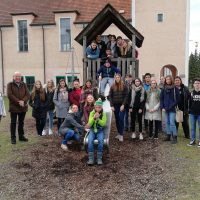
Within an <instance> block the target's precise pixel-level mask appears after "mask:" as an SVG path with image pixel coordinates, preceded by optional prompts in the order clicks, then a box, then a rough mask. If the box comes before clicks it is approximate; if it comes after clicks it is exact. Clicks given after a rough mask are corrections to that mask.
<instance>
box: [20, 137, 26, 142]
mask: <svg viewBox="0 0 200 200" xmlns="http://www.w3.org/2000/svg"><path fill="white" fill-rule="evenodd" d="M19 141H22V142H28V139H27V138H25V137H24V136H21V137H19Z"/></svg>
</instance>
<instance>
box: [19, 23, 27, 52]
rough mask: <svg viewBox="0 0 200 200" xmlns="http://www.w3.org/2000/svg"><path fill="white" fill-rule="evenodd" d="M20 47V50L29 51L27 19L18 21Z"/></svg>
mask: <svg viewBox="0 0 200 200" xmlns="http://www.w3.org/2000/svg"><path fill="white" fill-rule="evenodd" d="M18 48H19V51H22V52H26V51H28V30H27V21H26V20H19V21H18Z"/></svg>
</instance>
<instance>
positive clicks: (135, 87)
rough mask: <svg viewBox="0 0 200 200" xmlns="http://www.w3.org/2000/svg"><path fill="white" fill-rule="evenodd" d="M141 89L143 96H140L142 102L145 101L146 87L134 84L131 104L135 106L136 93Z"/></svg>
mask: <svg viewBox="0 0 200 200" xmlns="http://www.w3.org/2000/svg"><path fill="white" fill-rule="evenodd" d="M138 91H141V96H140V102H143V101H144V88H143V87H142V86H141V85H140V86H138V87H137V86H135V85H133V86H132V93H131V106H133V104H134V102H135V95H136V92H138Z"/></svg>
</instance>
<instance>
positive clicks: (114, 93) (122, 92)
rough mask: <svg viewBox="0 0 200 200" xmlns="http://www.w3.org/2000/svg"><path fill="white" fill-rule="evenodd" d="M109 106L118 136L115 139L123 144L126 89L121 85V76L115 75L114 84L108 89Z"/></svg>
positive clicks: (126, 99)
mask: <svg viewBox="0 0 200 200" xmlns="http://www.w3.org/2000/svg"><path fill="white" fill-rule="evenodd" d="M109 99H110V105H111V109H112V111H113V112H114V114H115V122H116V126H117V131H118V135H117V136H116V138H117V139H118V140H119V141H120V142H123V140H124V139H123V132H124V123H123V122H124V115H125V106H126V105H127V101H128V89H127V87H126V85H125V84H124V83H123V81H122V78H121V75H120V74H116V75H115V78H114V84H113V85H112V87H111V88H110V94H109Z"/></svg>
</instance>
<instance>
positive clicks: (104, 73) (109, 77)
mask: <svg viewBox="0 0 200 200" xmlns="http://www.w3.org/2000/svg"><path fill="white" fill-rule="evenodd" d="M115 73H119V69H117V67H116V66H114V65H112V63H111V61H110V60H109V59H107V60H106V61H105V64H104V65H102V66H101V67H100V69H99V70H98V72H97V74H98V76H99V81H101V82H100V88H99V90H100V91H99V93H100V95H102V96H104V92H105V88H106V85H107V83H108V84H109V86H110V87H111V86H112V84H113V82H114V75H115Z"/></svg>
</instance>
